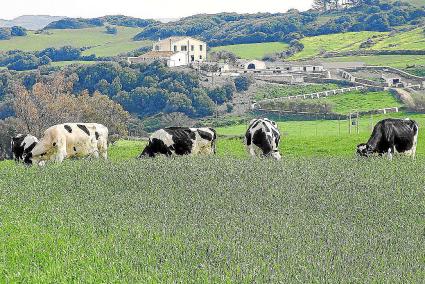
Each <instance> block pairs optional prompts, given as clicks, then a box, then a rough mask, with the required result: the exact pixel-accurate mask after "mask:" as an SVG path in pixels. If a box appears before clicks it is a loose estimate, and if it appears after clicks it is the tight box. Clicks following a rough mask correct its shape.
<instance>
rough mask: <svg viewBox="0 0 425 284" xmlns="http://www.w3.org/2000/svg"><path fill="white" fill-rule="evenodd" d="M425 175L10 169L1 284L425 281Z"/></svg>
mask: <svg viewBox="0 0 425 284" xmlns="http://www.w3.org/2000/svg"><path fill="white" fill-rule="evenodd" d="M306 146H309V145H308V144H306ZM424 165H425V163H424V160H423V159H422V158H419V159H417V160H416V161H412V160H410V159H403V158H399V159H394V160H393V161H388V160H387V159H368V160H365V159H355V158H354V157H344V158H342V157H339V158H337V157H310V158H306V157H298V158H295V157H286V158H284V159H283V160H282V161H279V162H277V161H273V160H264V159H235V158H232V157H222V156H220V157H181V158H173V159H165V158H158V159H147V160H135V159H130V160H125V161H106V162H105V161H102V160H99V161H89V160H80V161H65V162H64V163H62V164H50V165H47V166H45V167H31V168H26V167H25V166H13V164H12V163H9V166H7V167H2V168H0V226H1V230H0V271H1V273H0V282H2V283H50V282H55V283H70V282H74V283H83V282H84V283H85V282H90V283H94V282H95V283H111V282H119V283H142V282H143V283H169V282H179V283H294V282H301V283H312V282H326V283H329V282H332V283H341V282H377V283H378V282H379V283H381V282H405V283H420V282H422V280H423V279H424V277H425V274H424V271H425V267H424V251H423V250H422V249H421V247H422V246H423V243H424V242H425V236H424V234H423V228H424V225H425V223H424V218H423V217H422V214H423V210H424V208H425V195H424V194H425V193H424V190H423V185H424V183H425V178H424V175H423V172H424V171H425V166H424Z"/></svg>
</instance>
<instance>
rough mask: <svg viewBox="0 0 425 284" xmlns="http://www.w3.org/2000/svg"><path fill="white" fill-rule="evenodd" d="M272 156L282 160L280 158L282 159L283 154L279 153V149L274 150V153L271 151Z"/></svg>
mask: <svg viewBox="0 0 425 284" xmlns="http://www.w3.org/2000/svg"><path fill="white" fill-rule="evenodd" d="M271 156H272V157H273V158H274V159H276V160H278V161H279V160H280V159H282V156H281V155H280V153H279V150H274V151H273V152H272V153H271Z"/></svg>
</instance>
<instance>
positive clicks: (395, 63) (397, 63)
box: [323, 55, 425, 69]
mask: <svg viewBox="0 0 425 284" xmlns="http://www.w3.org/2000/svg"><path fill="white" fill-rule="evenodd" d="M323 60H324V61H327V62H364V63H366V64H367V65H375V66H390V67H395V68H401V69H404V68H406V67H407V66H412V65H425V55H373V56H372V55H371V56H345V57H333V58H324V59H323Z"/></svg>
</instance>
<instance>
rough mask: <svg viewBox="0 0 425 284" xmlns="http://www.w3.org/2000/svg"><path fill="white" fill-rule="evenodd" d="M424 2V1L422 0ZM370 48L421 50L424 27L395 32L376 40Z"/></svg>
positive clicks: (424, 39)
mask: <svg viewBox="0 0 425 284" xmlns="http://www.w3.org/2000/svg"><path fill="white" fill-rule="evenodd" d="M424 4H425V2H424ZM371 49H374V50H382V49H385V50H407V49H409V50H423V49H425V33H424V27H421V28H417V29H414V30H412V31H409V32H402V33H397V34H396V35H395V36H389V37H386V38H385V39H384V40H382V41H379V42H377V44H375V45H374V46H372V48H371Z"/></svg>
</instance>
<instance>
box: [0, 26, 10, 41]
mask: <svg viewBox="0 0 425 284" xmlns="http://www.w3.org/2000/svg"><path fill="white" fill-rule="evenodd" d="M11 37H12V35H11V34H10V29H8V28H0V40H9V39H10V38H11Z"/></svg>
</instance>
